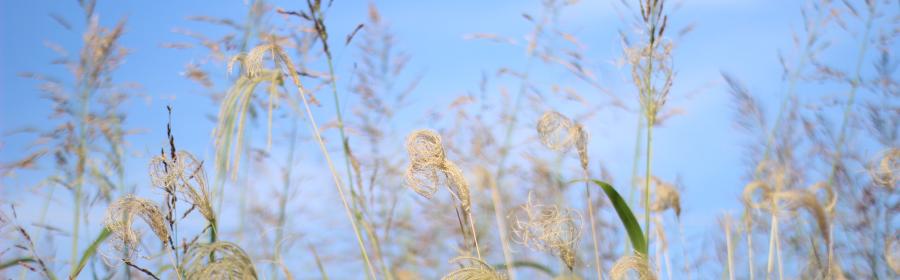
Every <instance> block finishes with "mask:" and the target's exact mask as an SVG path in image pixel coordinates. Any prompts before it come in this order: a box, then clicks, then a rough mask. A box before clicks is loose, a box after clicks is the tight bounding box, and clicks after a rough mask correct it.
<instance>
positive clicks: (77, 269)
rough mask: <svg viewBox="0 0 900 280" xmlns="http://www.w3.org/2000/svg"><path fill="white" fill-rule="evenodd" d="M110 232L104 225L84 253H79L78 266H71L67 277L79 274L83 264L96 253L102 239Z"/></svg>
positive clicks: (75, 276) (70, 277)
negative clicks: (70, 271)
mask: <svg viewBox="0 0 900 280" xmlns="http://www.w3.org/2000/svg"><path fill="white" fill-rule="evenodd" d="M110 233H112V232H110V231H109V229H107V228H106V227H104V228H103V231H101V232H100V235H97V239H95V240H94V242H92V243H91V246H89V247H88V248H87V249H85V250H84V253H82V254H81V260H79V261H78V266H76V267H73V268H72V273H70V274H69V279H75V278H78V274H80V273H81V270H82V269H84V266H85V265H87V261H88V260H90V259H91V257H93V256H94V255H96V254H97V248H98V247H100V243H103V240H106V238H107V237H109V235H110Z"/></svg>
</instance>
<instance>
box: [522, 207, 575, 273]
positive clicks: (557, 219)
mask: <svg viewBox="0 0 900 280" xmlns="http://www.w3.org/2000/svg"><path fill="white" fill-rule="evenodd" d="M513 215H515V216H514V217H513V219H514V222H513V225H512V230H513V234H514V236H513V239H514V240H515V241H516V242H518V243H520V244H522V245H524V246H526V247H529V248H532V249H534V250H537V251H541V252H551V253H553V254H555V255H557V256H559V257H560V259H561V260H562V261H563V262H564V263H565V264H566V266H568V267H569V268H570V269H571V268H573V267H574V266H575V261H576V258H575V256H576V255H575V246H576V245H577V244H578V240H579V239H580V238H581V219H582V218H581V214H580V213H578V211H575V210H574V209H571V208H565V207H559V206H556V205H542V204H536V203H535V202H534V197H533V196H532V195H531V194H529V196H528V202H527V203H526V204H525V205H523V206H521V207H519V209H517V210H516V212H514V213H513Z"/></svg>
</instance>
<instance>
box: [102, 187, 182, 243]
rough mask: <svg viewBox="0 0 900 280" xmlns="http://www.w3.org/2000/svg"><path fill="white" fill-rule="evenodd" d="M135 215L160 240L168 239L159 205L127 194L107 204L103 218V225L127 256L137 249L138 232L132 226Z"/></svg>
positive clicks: (167, 231)
mask: <svg viewBox="0 0 900 280" xmlns="http://www.w3.org/2000/svg"><path fill="white" fill-rule="evenodd" d="M135 216H138V217H140V218H141V219H142V220H144V223H146V224H147V225H148V226H149V227H150V229H151V230H152V231H153V233H154V234H156V237H158V238H159V241H160V242H163V243H166V242H168V241H169V229H168V228H167V227H166V221H165V218H164V217H163V214H162V210H161V209H160V208H159V206H157V205H156V204H155V203H153V202H151V201H149V200H146V199H143V198H138V197H135V196H133V195H127V196H125V197H123V198H120V199H119V200H116V201H115V202H113V203H112V204H110V205H109V207H108V208H107V209H106V217H105V218H104V220H103V224H104V226H106V228H107V229H109V231H110V232H112V233H113V234H114V235H115V237H116V239H117V240H118V241H119V244H116V246H117V247H119V248H118V249H122V250H124V251H125V252H126V253H128V254H129V256H130V254H131V253H133V252H134V251H136V250H137V245H138V244H139V243H140V234H139V233H138V232H135V231H134V229H133V228H132V227H133V224H134V217H135Z"/></svg>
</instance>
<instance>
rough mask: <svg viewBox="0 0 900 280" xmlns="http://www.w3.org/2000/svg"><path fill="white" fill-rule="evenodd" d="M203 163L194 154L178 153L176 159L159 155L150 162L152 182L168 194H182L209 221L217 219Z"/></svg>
mask: <svg viewBox="0 0 900 280" xmlns="http://www.w3.org/2000/svg"><path fill="white" fill-rule="evenodd" d="M206 180H207V178H206V172H205V171H204V169H203V161H200V160H197V158H196V157H194V155H193V154H191V153H189V152H185V151H178V152H176V153H175V156H174V157H170V156H166V155H164V154H163V155H159V156H156V157H154V158H153V159H152V160H150V181H151V182H152V183H153V185H154V186H156V187H159V188H162V189H164V190H166V191H167V192H172V193H176V192H177V193H181V194H183V195H184V197H185V198H186V200H187V201H189V202H190V203H192V204H193V205H194V207H197V209H198V210H199V211H200V214H202V215H203V217H204V218H206V219H207V220H208V221H212V220H213V219H215V213H214V212H213V208H212V203H211V201H210V197H211V193H210V192H209V187H208V185H207V181H206Z"/></svg>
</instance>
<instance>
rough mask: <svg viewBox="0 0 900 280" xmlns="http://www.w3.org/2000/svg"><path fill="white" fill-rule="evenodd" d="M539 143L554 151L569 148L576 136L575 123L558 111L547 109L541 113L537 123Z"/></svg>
mask: <svg viewBox="0 0 900 280" xmlns="http://www.w3.org/2000/svg"><path fill="white" fill-rule="evenodd" d="M537 131H538V136H540V138H541V143H542V144H544V146H546V147H547V148H549V149H551V150H555V151H564V150H567V149H569V148H570V147H571V146H572V145H573V144H574V143H575V141H576V138H578V136H579V135H578V131H579V130H578V129H577V128H576V127H575V123H574V122H572V120H570V119H569V118H568V117H566V116H564V115H562V114H560V113H559V112H555V111H549V112H546V113H544V114H543V115H541V118H540V119H539V120H538V123H537Z"/></svg>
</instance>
